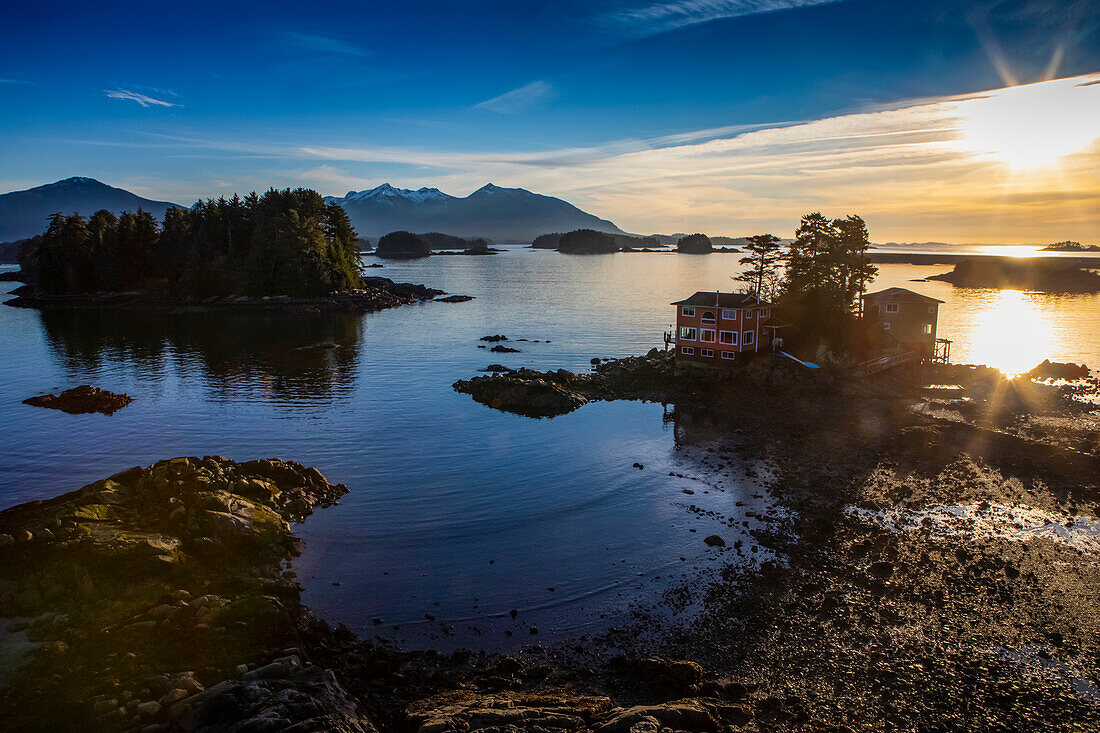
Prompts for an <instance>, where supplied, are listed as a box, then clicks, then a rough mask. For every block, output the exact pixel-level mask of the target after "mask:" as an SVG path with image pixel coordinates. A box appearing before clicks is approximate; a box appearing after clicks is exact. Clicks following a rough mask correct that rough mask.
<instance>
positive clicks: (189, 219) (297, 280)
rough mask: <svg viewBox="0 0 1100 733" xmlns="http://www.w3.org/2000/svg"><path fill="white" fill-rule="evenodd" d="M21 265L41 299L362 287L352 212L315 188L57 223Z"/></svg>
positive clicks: (300, 292) (56, 219) (301, 292)
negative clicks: (159, 213) (156, 214)
mask: <svg viewBox="0 0 1100 733" xmlns="http://www.w3.org/2000/svg"><path fill="white" fill-rule="evenodd" d="M20 264H21V265H22V268H23V271H24V273H25V274H26V275H27V276H28V282H30V283H32V284H34V285H35V286H36V287H37V288H38V290H39V291H40V292H43V293H55V294H70V293H71V294H78V293H90V292H99V291H109V292H118V291H126V290H143V291H158V292H164V293H166V294H172V295H180V296H194V297H208V296H225V295H250V296H262V295H296V296H312V295H324V294H327V293H332V292H337V291H340V290H348V289H351V288H356V287H359V285H360V283H361V277H360V269H359V260H358V244H357V241H356V234H355V230H354V229H353V228H352V226H351V222H350V221H349V220H348V217H347V214H345V213H344V210H343V209H342V208H340V207H339V206H337V205H335V204H325V202H324V201H323V200H322V198H321V195H320V194H318V193H317V192H316V191H312V190H309V189H304V188H299V189H294V190H291V189H284V190H275V189H271V190H269V191H268V192H267V193H265V194H264V195H262V196H258V195H256V193H255V192H253V193H251V194H249V195H248V196H246V197H244V198H240V197H239V196H236V195H234V196H233V198H231V199H226V198H224V197H223V198H219V199H208V200H206V201H199V202H198V203H196V204H195V205H194V206H193V207H191V208H190V209H177V208H171V209H168V210H167V211H166V212H165V215H164V222H163V223H162V224H160V225H158V223H157V221H156V219H155V218H153V216H152V215H150V214H149V213H147V212H143V211H138V212H137V213H129V212H127V213H123V214H122V215H121V216H117V217H116V216H115V215H114V214H112V213H111V212H109V211H98V212H96V213H95V214H93V215H92V216H91V217H88V218H87V219H85V218H84V217H83V216H80V215H79V214H72V215H69V216H65V215H62V214H54V215H53V216H52V217H50V223H49V227H48V228H47V229H46V231H45V233H43V234H41V235H39V236H37V237H35V238H33V239H32V240H31V241H30V242H29V243H28V244H27V245H26V246H25V247H24V248H23V251H22V253H21V255H20Z"/></svg>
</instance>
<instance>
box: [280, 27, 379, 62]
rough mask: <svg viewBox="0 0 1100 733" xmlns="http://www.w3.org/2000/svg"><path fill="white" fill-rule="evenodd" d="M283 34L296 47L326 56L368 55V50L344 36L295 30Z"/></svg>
mask: <svg viewBox="0 0 1100 733" xmlns="http://www.w3.org/2000/svg"><path fill="white" fill-rule="evenodd" d="M282 36H283V38H285V39H286V40H287V41H288V42H289V43H290V44H291V45H292V46H294V47H295V48H297V49H299V50H302V51H308V52H310V53H317V54H323V55H326V56H366V55H367V52H366V50H364V49H362V48H360V47H359V46H356V45H355V44H353V43H350V42H348V41H345V40H343V39H342V38H335V37H333V36H322V35H318V34H315V33H297V32H295V31H285V32H284V33H283V34H282Z"/></svg>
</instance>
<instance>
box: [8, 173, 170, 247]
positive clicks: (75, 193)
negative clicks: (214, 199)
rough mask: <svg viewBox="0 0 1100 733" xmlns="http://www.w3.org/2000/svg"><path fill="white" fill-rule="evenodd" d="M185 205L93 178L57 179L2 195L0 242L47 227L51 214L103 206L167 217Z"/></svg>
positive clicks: (84, 211)
mask: <svg viewBox="0 0 1100 733" xmlns="http://www.w3.org/2000/svg"><path fill="white" fill-rule="evenodd" d="M173 206H174V207H177V208H184V207H181V206H179V204H173V203H169V202H167V201H153V200H151V199H146V198H142V197H141V196H138V195H137V194H134V193H130V192H129V191H126V190H125V189H121V188H115V187H114V186H108V185H107V184H106V183H101V182H100V181H97V180H96V179H94V178H84V177H82V176H74V177H72V178H66V179H65V180H63V181H57V182H56V183H47V184H46V185H44V186H36V187H34V188H28V189H27V190H25V191H12V192H11V193H5V194H3V195H0V242H6V241H9V240H14V239H25V238H26V237H33V236H34V235H36V234H41V233H42V232H44V231H45V230H46V225H47V220H48V219H49V218H50V215H52V214H55V213H57V212H59V211H60V212H61V213H63V214H72V213H74V212H76V213H78V214H83V215H84V216H89V215H91V214H94V213H95V212H97V211H99V210H101V209H107V210H108V211H111V212H113V213H115V214H116V215H117V214H120V213H122V212H123V211H137V210H138V209H141V210H142V211H148V212H149V213H150V214H152V215H153V216H155V217H157V219H158V220H159V219H163V218H164V211H165V210H166V209H168V208H169V207H173Z"/></svg>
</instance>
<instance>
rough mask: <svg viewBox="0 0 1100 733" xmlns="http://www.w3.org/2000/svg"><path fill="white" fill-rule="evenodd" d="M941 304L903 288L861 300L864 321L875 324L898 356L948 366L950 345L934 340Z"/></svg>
mask: <svg viewBox="0 0 1100 733" xmlns="http://www.w3.org/2000/svg"><path fill="white" fill-rule="evenodd" d="M941 303H943V301H942V300H936V299H935V298H930V297H928V296H927V295H921V294H920V293H914V292H913V291H912V290H906V289H905V288H887V289H886V290H880V291H878V292H877V293H867V294H866V295H864V296H863V317H864V318H865V319H871V320H873V321H874V322H875V323H876V324H878V327H879V328H881V330H882V333H883V334H884V335H885V336H886V340H887V341H888V343H890V344H891V346H892V347H893V348H892V349H891V350H892V351H894V352H896V353H897V354H899V355H903V354H905V355H911V358H917V359H930V360H933V361H942V362H947V360H948V359H949V358H950V356H951V342H950V341H948V340H947V339H941V338H936V326H937V321H938V318H939V311H940V304H941Z"/></svg>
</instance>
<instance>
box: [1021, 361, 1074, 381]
mask: <svg viewBox="0 0 1100 733" xmlns="http://www.w3.org/2000/svg"><path fill="white" fill-rule="evenodd" d="M1027 376H1029V377H1031V378H1032V379H1067V380H1072V379H1087V378H1088V376H1089V368H1088V366H1086V365H1084V364H1080V365H1078V364H1073V363H1070V364H1063V363H1062V362H1058V361H1051V360H1050V359H1044V360H1043V363H1042V364H1040V365H1039V366H1037V367H1035V368H1034V369H1032V370H1031V371H1030V372H1028V373H1027Z"/></svg>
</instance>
